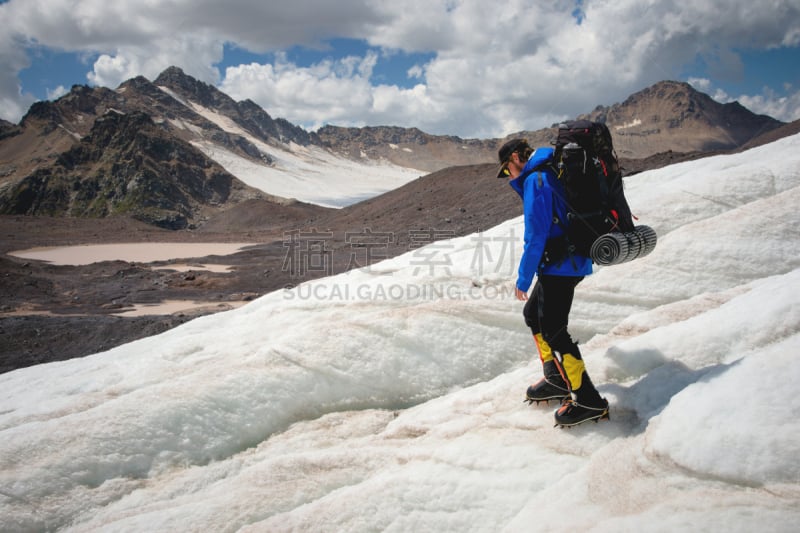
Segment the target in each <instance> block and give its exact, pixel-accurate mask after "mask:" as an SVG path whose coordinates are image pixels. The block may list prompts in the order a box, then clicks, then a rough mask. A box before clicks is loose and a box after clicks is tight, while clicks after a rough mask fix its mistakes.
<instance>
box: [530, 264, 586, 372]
mask: <svg viewBox="0 0 800 533" xmlns="http://www.w3.org/2000/svg"><path fill="white" fill-rule="evenodd" d="M581 281H583V277H573V276H537V278H536V284H535V285H534V286H533V292H532V293H531V296H530V298H529V299H528V302H527V303H526V304H525V309H524V311H523V314H524V316H525V324H527V325H528V327H529V328H531V331H532V332H533V334H534V335H536V334H537V333H541V334H542V337H543V338H544V340H545V341H547V344H549V345H550V348H552V349H553V350H554V351H556V352H559V353H561V354H566V353H569V354H572V355H573V356H574V357H576V358H577V359H580V358H581V354H580V351H579V350H578V345H577V344H575V342H573V340H572V337H570V335H569V332H568V331H567V325H568V323H569V312H570V309H572V299H573V297H574V295H575V287H577V286H578V283H580V282H581Z"/></svg>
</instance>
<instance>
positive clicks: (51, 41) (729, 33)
mask: <svg viewBox="0 0 800 533" xmlns="http://www.w3.org/2000/svg"><path fill="white" fill-rule="evenodd" d="M0 18H2V20H4V21H7V22H8V23H7V25H6V26H7V27H6V28H5V30H6V31H5V35H4V36H2V37H0V116H4V117H8V118H12V119H15V118H19V116H21V114H22V113H23V112H24V110H25V109H26V108H27V105H29V104H30V101H31V97H30V95H27V96H26V95H24V94H22V92H21V90H20V83H19V78H18V76H19V72H20V70H22V69H23V68H25V67H26V66H27V64H28V62H29V59H28V58H27V57H26V50H27V49H28V48H29V47H30V46H41V47H50V48H53V49H56V50H62V51H75V52H79V53H84V54H90V55H92V57H94V58H96V60H95V61H94V63H93V64H92V65H91V66H90V67H89V68H90V69H91V70H90V72H88V73H87V80H88V81H90V82H92V83H95V84H98V85H105V86H109V87H115V86H116V85H118V84H119V83H120V82H122V81H124V80H125V79H128V78H130V77H133V76H136V75H144V76H145V77H148V78H150V79H152V78H154V77H155V76H157V75H158V73H160V72H161V71H162V70H164V69H165V68H167V67H168V66H171V65H176V66H179V67H181V68H182V69H183V70H184V71H185V72H187V73H188V74H190V75H192V76H195V77H197V78H199V79H201V80H203V81H206V82H208V83H214V84H218V85H219V86H220V87H221V88H222V89H223V90H225V91H226V92H228V93H229V94H231V95H232V96H234V97H235V98H251V99H252V100H254V101H255V102H256V103H258V104H260V105H261V106H263V107H264V108H265V109H266V110H267V111H268V112H269V113H270V114H272V115H274V116H280V117H284V118H287V119H288V120H290V121H292V122H295V123H298V124H301V125H303V126H305V127H307V128H310V129H313V128H314V127H316V126H317V125H320V124H324V123H337V124H341V125H361V124H369V125H378V124H390V125H400V126H417V127H420V128H422V129H424V130H426V131H429V132H431V133H438V134H455V135H461V136H474V137H488V136H501V135H505V134H508V133H511V132H513V131H517V130H520V129H535V128H539V127H542V126H547V125H549V124H551V123H553V122H556V121H558V120H561V119H563V118H567V117H572V116H575V115H576V114H578V113H582V112H586V111H589V110H590V109H592V108H593V107H594V106H596V105H598V104H604V105H610V104H612V103H614V102H616V101H620V100H621V99H623V98H625V97H626V96H628V95H629V94H631V93H632V92H634V91H637V90H640V89H642V88H644V87H646V86H648V85H650V84H652V83H655V82H657V81H659V80H663V79H676V78H678V77H679V76H680V74H681V72H682V70H683V68H684V66H685V65H687V64H690V63H693V62H695V61H696V60H698V59H701V60H702V61H703V62H704V63H705V64H706V65H708V73H707V77H708V78H710V79H712V80H713V79H715V78H716V77H720V78H725V77H735V76H737V75H741V72H742V68H743V65H742V61H741V58H740V56H739V55H738V53H737V52H736V50H737V49H741V48H742V47H746V48H748V49H756V50H758V49H767V48H770V47H780V46H798V45H800V29H798V26H797V22H796V21H797V20H800V5H798V3H797V1H796V0H774V1H773V2H771V4H770V6H769V9H765V8H764V6H762V5H761V4H757V3H753V2H752V1H751V0H708V1H707V2H700V3H689V2H679V1H678V0H671V1H666V2H650V3H644V2H641V0H615V1H614V2H610V1H600V2H576V1H575V0H556V1H554V2H548V3H542V2H536V1H534V0H501V1H498V2H485V1H483V0H408V1H407V2H382V1H380V0H340V1H337V2H328V1H324V0H294V1H293V2H291V3H287V2H268V3H266V2H261V1H258V0H231V1H230V2H224V3H222V2H217V1H215V0H195V1H190V0H170V1H167V0H150V1H148V2H144V3H143V2H139V1H133V0H118V1H115V2H108V1H107V0H102V1H101V0H24V1H23V0H11V1H10V2H7V3H5V4H0ZM334 38H342V39H351V40H357V41H362V42H364V43H366V45H367V47H366V48H365V51H364V52H356V53H355V54H351V55H350V56H348V57H344V58H343V57H340V56H337V55H334V54H333V53H332V54H331V57H330V59H323V60H320V61H319V62H318V63H316V64H313V65H307V64H302V65H301V64H296V63H294V62H292V61H290V60H288V59H287V56H286V55H285V54H282V53H281V52H282V51H286V50H289V49H291V48H293V47H298V46H300V47H313V48H318V49H324V48H325V46H326V43H327V42H328V41H330V40H331V39H334ZM226 45H228V46H233V47H236V48H239V49H242V50H248V51H251V52H254V53H259V54H260V53H272V54H274V55H273V56H270V57H274V58H275V59H274V60H270V61H269V62H262V63H251V64H242V65H234V66H231V67H229V68H226V69H225V71H224V72H220V71H219V65H220V62H221V60H222V59H223V52H224V50H225V46H226ZM418 52H420V53H424V54H426V55H427V56H428V57H430V59H426V60H425V62H424V64H418V65H415V66H413V67H410V68H407V69H406V71H405V72H406V73H407V76H408V78H407V80H412V81H413V83H415V84H416V85H415V86H411V87H409V86H407V85H402V86H401V85H400V84H395V82H392V81H387V80H386V78H385V77H383V76H373V73H374V72H376V70H377V68H378V67H379V66H380V65H381V62H382V61H386V60H387V58H390V57H392V56H393V55H395V54H398V53H409V54H413V53H418ZM79 81H80V80H76V82H79ZM772 89H778V88H777V87H776V88H772ZM715 96H716V97H718V98H724V97H725V95H723V94H720V93H717V94H716V95H715ZM749 98H750V99H749V100H747V101H748V102H750V104H751V105H753V106H758V108H759V112H766V110H770V114H772V113H775V115H774V116H776V118H781V119H783V120H787V119H791V118H792V117H797V115H798V103H797V98H796V97H793V96H785V95H783V93H781V94H778V93H776V92H769V91H764V92H763V93H762V94H760V95H751V96H750V97H749ZM741 101H742V103H743V104H744V103H745V99H744V98H742V99H741ZM745 105H747V104H745ZM754 110H755V109H754Z"/></svg>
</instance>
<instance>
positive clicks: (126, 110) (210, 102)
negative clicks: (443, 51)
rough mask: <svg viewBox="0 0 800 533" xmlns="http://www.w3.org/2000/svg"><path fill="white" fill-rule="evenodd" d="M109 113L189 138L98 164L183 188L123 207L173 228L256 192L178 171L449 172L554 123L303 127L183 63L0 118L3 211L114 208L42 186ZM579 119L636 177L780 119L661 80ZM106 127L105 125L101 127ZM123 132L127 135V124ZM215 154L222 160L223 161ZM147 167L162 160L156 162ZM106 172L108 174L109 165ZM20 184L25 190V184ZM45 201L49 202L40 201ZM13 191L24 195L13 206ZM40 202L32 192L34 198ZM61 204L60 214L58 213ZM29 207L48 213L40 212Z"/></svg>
mask: <svg viewBox="0 0 800 533" xmlns="http://www.w3.org/2000/svg"><path fill="white" fill-rule="evenodd" d="M111 112H114V113H116V114H141V115H145V116H148V117H149V118H150V121H151V122H152V126H148V129H147V131H149V132H150V133H152V134H153V135H156V130H160V133H159V135H164V136H167V137H170V138H172V139H174V142H175V143H178V141H180V143H186V144H185V145H181V146H182V148H181V149H180V150H178V151H176V152H175V153H179V152H180V153H184V154H188V151H192V150H194V151H199V154H194V155H192V156H191V157H188V156H187V157H184V159H183V161H184V162H183V163H180V162H177V161H166V160H164V159H163V158H161V157H160V155H159V154H157V153H148V152H147V150H150V149H152V148H155V147H156V146H157V145H158V144H159V143H157V142H156V143H144V144H140V145H139V146H140V149H142V150H143V151H144V152H143V154H142V156H141V157H133V156H132V155H131V154H127V153H123V152H121V151H120V150H122V148H121V146H122V145H124V144H125V143H120V144H119V145H117V146H116V147H109V146H105V147H104V148H103V150H102V151H103V152H104V154H103V157H104V158H105V160H106V162H108V161H111V160H113V159H114V158H115V157H116V158H117V159H125V160H126V161H128V165H127V166H126V170H125V173H126V175H127V176H128V177H130V176H132V175H134V174H135V173H136V172H137V171H138V172H140V173H142V172H143V173H145V174H148V175H151V174H152V175H158V176H159V178H160V179H162V180H166V181H168V182H170V184H171V185H170V186H169V187H166V188H165V190H169V189H171V190H174V191H183V192H181V193H177V192H176V193H175V194H176V196H175V197H174V198H171V199H166V198H160V199H159V200H158V201H150V204H149V205H148V200H147V199H145V198H139V200H138V203H139V205H138V206H136V207H131V208H130V209H129V210H127V211H124V212H127V213H133V214H134V216H138V217H139V219H140V220H144V221H146V222H148V223H151V224H156V225H163V227H172V228H176V229H178V228H191V227H199V226H201V225H202V224H203V223H204V222H205V221H206V220H208V219H209V218H213V217H214V216H215V213H221V212H225V211H228V210H229V209H231V208H235V206H236V205H237V204H238V203H239V202H240V201H241V200H248V199H253V198H256V197H259V193H258V192H257V191H256V190H250V192H248V193H247V194H245V193H242V194H241V195H237V194H233V195H223V196H214V195H210V196H206V195H203V194H200V195H196V194H189V197H191V198H192V200H191V201H189V200H187V196H186V191H187V190H188V189H192V190H195V192H196V191H198V190H201V189H203V188H204V187H205V190H207V191H208V190H212V189H214V187H215V186H214V185H212V184H210V183H206V184H204V185H203V186H200V188H199V189H198V184H197V183H194V184H189V185H187V184H182V183H180V182H181V180H182V179H183V177H182V176H184V175H185V176H186V179H188V180H190V181H191V180H193V179H195V178H196V177H197V176H199V175H201V174H202V175H205V176H206V178H205V179H206V180H213V179H216V178H212V176H211V175H210V174H208V173H206V170H207V169H209V168H212V167H214V166H215V165H216V166H220V165H221V166H222V167H223V168H222V170H223V171H224V172H227V174H228V175H229V176H230V177H226V178H225V179H226V180H228V179H229V180H231V181H230V183H231V187H232V188H231V190H236V191H245V190H247V187H248V185H245V183H250V182H248V181H247V179H246V178H247V177H246V176H243V175H241V174H239V173H238V172H239V170H238V169H237V168H234V167H235V166H236V165H233V163H232V161H233V162H234V163H235V161H241V162H242V164H243V165H244V164H246V166H248V168H250V169H251V171H250V172H256V173H260V174H264V175H267V174H270V173H271V174H270V175H274V176H275V177H274V178H271V179H280V176H287V177H289V176H292V175H295V176H297V177H298V178H300V179H301V180H302V179H305V176H304V175H303V174H302V173H303V172H307V171H306V170H302V169H306V168H309V169H310V168H313V167H314V165H319V164H320V161H319V160H318V158H319V157H321V156H322V155H323V154H328V155H326V156H325V157H328V158H333V160H337V161H350V162H352V163H353V164H355V165H361V164H362V163H365V162H389V163H390V164H392V165H396V166H397V167H413V168H417V169H420V170H421V171H423V172H440V171H444V170H446V169H448V168H454V169H456V170H453V172H456V173H458V172H460V170H458V169H463V168H465V167H466V166H469V165H487V164H490V163H492V162H494V161H495V159H496V153H497V148H498V147H499V146H500V144H502V143H503V142H504V141H506V140H507V139H509V138H511V137H519V136H524V137H527V138H528V139H529V141H530V142H531V143H532V144H534V145H546V144H549V143H550V142H551V141H552V140H553V138H554V137H555V133H556V129H555V128H556V126H557V125H553V127H551V128H544V129H540V130H536V131H522V132H517V133H515V134H512V135H509V136H506V137H504V138H502V139H462V138H460V137H456V136H445V135H431V134H428V133H425V132H423V131H421V130H419V129H418V128H401V127H394V126H370V127H363V128H344V127H339V126H333V125H327V126H324V127H322V128H320V129H319V130H318V131H316V132H307V131H305V130H304V129H302V128H300V127H299V126H295V125H293V124H291V123H290V122H288V121H286V120H285V119H280V118H278V119H274V118H273V117H271V116H270V115H269V113H268V112H267V111H265V110H264V109H262V108H261V107H259V106H258V105H257V104H255V103H254V102H252V101H251V100H243V101H240V102H236V101H234V100H233V99H232V98H231V97H230V96H228V95H227V94H225V93H223V92H222V91H220V90H219V89H217V88H216V87H214V86H212V85H209V84H207V83H204V82H202V81H199V80H196V79H194V78H192V77H191V76H188V75H186V74H185V73H184V72H183V71H182V70H181V69H180V68H177V67H170V68H168V69H166V70H165V71H163V72H162V73H161V74H160V75H159V76H158V77H157V78H156V79H155V80H154V81H152V82H151V81H149V80H147V79H146V78H144V77H142V76H137V77H134V78H131V79H129V80H127V81H125V82H123V83H122V84H121V85H120V86H119V87H118V88H117V89H116V90H111V89H107V88H103V87H94V88H92V87H88V86H84V85H76V86H73V87H72V89H71V91H70V92H69V93H67V94H66V95H64V96H62V97H61V98H59V99H57V100H56V101H54V102H37V103H35V104H34V105H32V106H31V108H30V109H29V111H28V113H27V114H26V115H25V116H24V117H23V119H22V120H21V121H20V124H19V125H14V124H10V123H0V212H2V213H7V214H37V213H38V214H54V213H58V214H61V215H69V216H108V215H111V214H115V213H119V210H118V209H115V208H108V206H106V207H105V208H100V207H97V205H98V204H95V205H96V207H95V208H92V209H80V208H77V209H76V208H75V205H74V203H73V204H70V205H71V207H69V208H65V207H64V205H65V204H64V196H65V194H66V193H65V192H64V191H65V188H64V187H65V185H64V183H60V184H56V183H51V184H50V185H52V186H50V187H48V186H46V184H45V183H44V182H47V181H49V182H55V181H56V180H57V179H63V178H64V175H65V172H66V171H67V170H68V169H67V167H65V166H64V162H65V161H67V160H70V158H71V157H72V156H69V157H66V158H65V154H68V153H70V151H72V150H74V149H75V148H76V147H77V146H81V145H83V146H84V148H83V150H85V151H89V152H92V151H94V152H98V151H99V147H94V148H90V147H86V146H85V145H86V144H87V143H92V142H95V141H96V140H97V139H100V138H105V137H104V136H92V131H93V128H94V127H95V126H96V124H97V122H98V121H106V122H108V120H107V116H108V114H109V113H111ZM137 116H138V115H137ZM577 118H588V119H591V120H598V121H603V122H606V123H607V124H608V125H609V128H610V129H611V130H612V133H613V134H614V137H615V139H614V140H615V147H616V149H617V153H618V154H619V155H620V157H621V159H622V160H623V166H625V167H626V168H629V169H630V168H633V169H635V170H634V171H638V170H642V169H644V168H647V167H648V166H650V165H652V164H661V163H664V162H670V161H673V160H675V159H680V158H682V157H696V156H699V155H697V154H702V153H704V152H707V151H719V150H731V149H737V148H740V147H742V146H744V145H746V144H747V143H751V142H754V138H756V137H757V136H758V135H759V134H768V133H769V132H772V131H779V130H780V128H781V127H782V126H783V123H781V122H780V121H777V120H775V119H772V118H770V117H766V116H763V115H755V114H753V113H751V112H750V111H748V110H746V109H745V108H744V107H742V106H741V105H739V104H738V103H730V104H720V103H718V102H715V101H713V99H711V98H710V97H709V96H708V95H705V94H703V93H701V92H699V91H696V90H695V89H694V88H692V87H691V86H690V85H689V84H687V83H683V82H673V81H663V82H659V83H657V84H654V85H653V86H651V87H648V88H646V89H643V90H642V91H639V92H637V93H634V94H633V95H631V96H630V97H628V98H627V99H626V100H625V101H623V102H622V103H617V104H613V105H611V106H598V107H596V108H595V109H594V110H593V111H591V112H590V113H586V114H582V115H578V117H577ZM122 122H124V121H119V122H118V123H119V124H120V125H121V124H122ZM105 125H106V127H107V126H108V123H106V124H105ZM125 131H129V134H130V135H135V131H133V130H132V129H128V130H125ZM130 141H131V140H130V139H129V142H130ZM175 146H178V144H175ZM115 151H116V153H115ZM225 154H227V155H225ZM657 154H665V155H661V156H658V155H657ZM684 154H688V155H684ZM73 155H74V154H73ZM220 155H224V158H222V159H220ZM298 157H299V158H305V161H306V163H304V165H303V166H297V165H295V166H294V167H293V166H292V165H291V164H289V163H287V161H289V159H291V160H296V159H297V158H298ZM287 158H289V159H287ZM187 161H191V165H190V166H191V167H192V168H191V169H190V168H188V167H186V166H185V165H186V162H187ZM155 162H160V163H159V164H160V165H161V166H160V167H159V166H158V165H156V164H155ZM96 163H97V161H95V164H96ZM139 165H145V166H144V167H141V166H139ZM148 165H149V166H148ZM176 165H177V167H180V168H182V169H183V171H182V172H181V173H176V172H175V168H177V167H176ZM182 165H183V166H182ZM231 165H233V166H231ZM240 166H241V165H240ZM110 168H111V169H113V168H114V167H113V165H112V167H110ZM354 168H355V167H354ZM358 169H359V170H358V171H357V172H362V173H364V175H363V176H359V175H358V174H357V173H356V174H354V175H353V176H352V178H351V179H358V180H363V179H365V178H367V177H368V173H369V172H371V170H370V168H369V167H366V166H361V167H358ZM71 170H73V171H76V172H77V171H81V172H87V173H88V175H90V177H91V179H87V180H80V179H78V180H72V182H71V183H72V185H70V186H71V187H72V188H74V189H75V190H73V191H72V192H70V193H69V195H71V196H72V197H79V196H84V197H86V196H91V195H92V194H94V193H93V192H92V191H93V190H94V189H100V190H112V189H115V190H119V184H118V183H115V180H116V181H117V182H119V180H120V179H121V178H117V177H114V176H112V175H110V174H108V173H107V175H105V179H107V180H110V181H109V183H106V184H98V183H97V180H98V179H99V175H97V174H96V173H95V174H92V172H93V171H91V170H89V169H87V168H77V167H76V168H73V169H71ZM470 172H471V171H470ZM212 174H213V173H212ZM445 174H447V172H445ZM219 175H222V174H219ZM243 180H244V181H243ZM26 181H27V185H25V184H24V183H23V182H26ZM262 181H263V180H262ZM399 185H402V184H401V183H398V184H397V186H399ZM84 187H86V190H83V188H84ZM187 187H188V189H187ZM269 187H270V186H269V182H268V183H267V185H265V186H263V187H261V188H260V190H261V194H263V198H265V201H267V202H276V203H278V204H283V205H285V204H287V203H291V202H293V201H294V200H291V199H289V198H286V197H282V198H280V197H275V196H273V194H274V193H272V192H271V191H270V190H269ZM265 189H266V190H265ZM283 190H285V189H283ZM49 194H53V195H55V196H54V197H53V198H44V197H43V196H47V195H49ZM289 194H291V192H290V193H289ZM20 195H22V197H24V198H27V199H24V198H23V199H22V200H21V196H20ZM37 195H38V196H40V197H39V198H32V196H37ZM118 200H119V198H116V199H115V201H118ZM129 200H130V201H132V199H130V198H129ZM111 203H112V204H113V203H114V202H113V201H112V202H111ZM59 205H60V206H61V207H60V208H56V207H55V206H59ZM35 206H50V207H49V208H46V209H45V208H44V207H41V209H37V208H34V207H35ZM144 213H148V214H146V215H145V214H144Z"/></svg>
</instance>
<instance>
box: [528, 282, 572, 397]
mask: <svg viewBox="0 0 800 533" xmlns="http://www.w3.org/2000/svg"><path fill="white" fill-rule="evenodd" d="M542 296H543V295H542V285H541V283H540V282H539V279H538V277H537V280H536V284H535V285H534V286H533V292H532V293H531V297H530V298H529V299H528V302H527V303H526V304H525V309H524V311H523V315H524V316H525V324H527V326H528V327H529V328H530V329H531V333H533V341H534V343H535V344H536V349H537V351H538V353H539V360H540V361H541V362H542V372H543V374H544V377H543V378H542V379H540V380H539V381H538V382H536V383H534V384H533V385H531V386H530V387H528V390H527V392H526V394H525V398H526V400H527V401H528V402H529V403H533V402H536V403H537V404H538V403H539V402H549V401H550V400H556V401H561V400H563V399H564V398H566V397H567V396H568V395H569V390H568V386H567V383H566V382H565V381H564V377H563V376H562V375H561V372H560V370H559V368H558V364H557V362H556V360H555V357H554V354H553V350H552V348H551V347H550V345H549V344H548V343H547V341H546V340H544V336H543V335H542V329H541V327H540V319H539V314H540V313H539V311H540V307H541V302H542Z"/></svg>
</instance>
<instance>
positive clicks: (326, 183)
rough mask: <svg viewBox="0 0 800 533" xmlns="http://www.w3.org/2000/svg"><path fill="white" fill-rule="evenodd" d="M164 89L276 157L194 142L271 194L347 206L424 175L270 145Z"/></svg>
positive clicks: (319, 150)
mask: <svg viewBox="0 0 800 533" xmlns="http://www.w3.org/2000/svg"><path fill="white" fill-rule="evenodd" d="M161 90H163V91H164V92H166V93H167V94H170V95H171V96H172V97H173V98H176V99H178V100H179V101H181V102H182V103H183V104H184V105H186V106H187V107H189V108H191V109H192V110H193V111H195V112H196V113H198V114H199V115H201V116H203V117H204V118H206V119H208V120H210V121H211V122H213V123H214V124H216V125H217V126H219V127H220V128H221V129H222V130H223V131H226V132H228V133H234V134H236V135H240V136H242V137H244V138H245V139H247V140H248V141H249V142H250V143H252V144H253V145H254V146H255V147H256V148H258V150H259V151H260V152H261V153H262V154H267V155H269V156H270V157H271V158H272V160H273V161H272V163H271V164H267V163H265V162H259V161H255V160H252V159H247V158H244V157H242V156H240V155H238V154H235V153H233V152H231V151H230V150H226V149H225V148H223V147H222V146H220V145H218V144H216V143H213V142H211V141H208V140H199V139H198V140H195V141H192V145H194V146H195V147H196V148H198V149H199V150H201V151H202V152H203V153H205V154H206V155H207V156H208V157H210V158H211V159H213V160H214V161H216V162H217V163H219V164H220V165H222V167H223V168H224V169H225V170H227V171H228V172H230V173H231V174H233V175H234V176H236V177H237V178H239V179H240V180H241V181H243V182H244V183H246V184H247V185H250V186H251V187H255V188H256V189H260V190H262V191H264V192H266V193H267V194H271V195H275V196H280V197H283V198H293V199H296V200H300V201H302V202H308V203H312V204H318V205H322V206H325V207H346V206H348V205H351V204H354V203H357V202H360V201H362V200H366V199H368V198H372V197H374V196H377V195H379V194H382V193H384V192H387V191H390V190H392V189H396V188H397V187H400V186H401V185H404V184H406V183H408V182H409V181H412V180H415V179H417V178H419V177H420V175H422V174H425V172H422V171H419V170H415V169H411V168H405V167H400V166H397V165H394V164H391V163H389V162H388V161H377V162H376V161H368V160H363V161H352V160H349V159H346V158H344V157H339V156H336V155H335V154H333V153H331V152H330V151H328V150H325V149H323V148H321V147H319V146H313V145H311V146H300V145H298V144H295V143H290V144H289V145H288V147H287V146H284V145H281V146H274V145H270V144H267V143H265V142H264V141H262V140H260V139H258V138H256V137H253V136H252V135H251V134H249V133H248V132H247V131H246V130H244V129H242V128H241V127H240V126H239V125H238V124H236V123H235V122H234V121H233V120H232V119H231V118H229V117H227V116H225V115H222V114H220V113H217V112H216V111H214V110H212V109H209V108H206V107H203V106H202V105H200V104H198V103H196V102H187V101H184V100H181V99H180V98H179V97H178V96H177V95H176V94H175V93H174V92H173V91H170V90H169V89H167V88H166V87H161ZM170 122H171V123H172V124H173V126H175V127H178V128H183V129H186V130H189V131H192V132H194V133H197V132H198V128H197V126H194V125H193V124H190V123H186V122H184V121H181V120H179V119H172V120H171V121H170Z"/></svg>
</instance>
